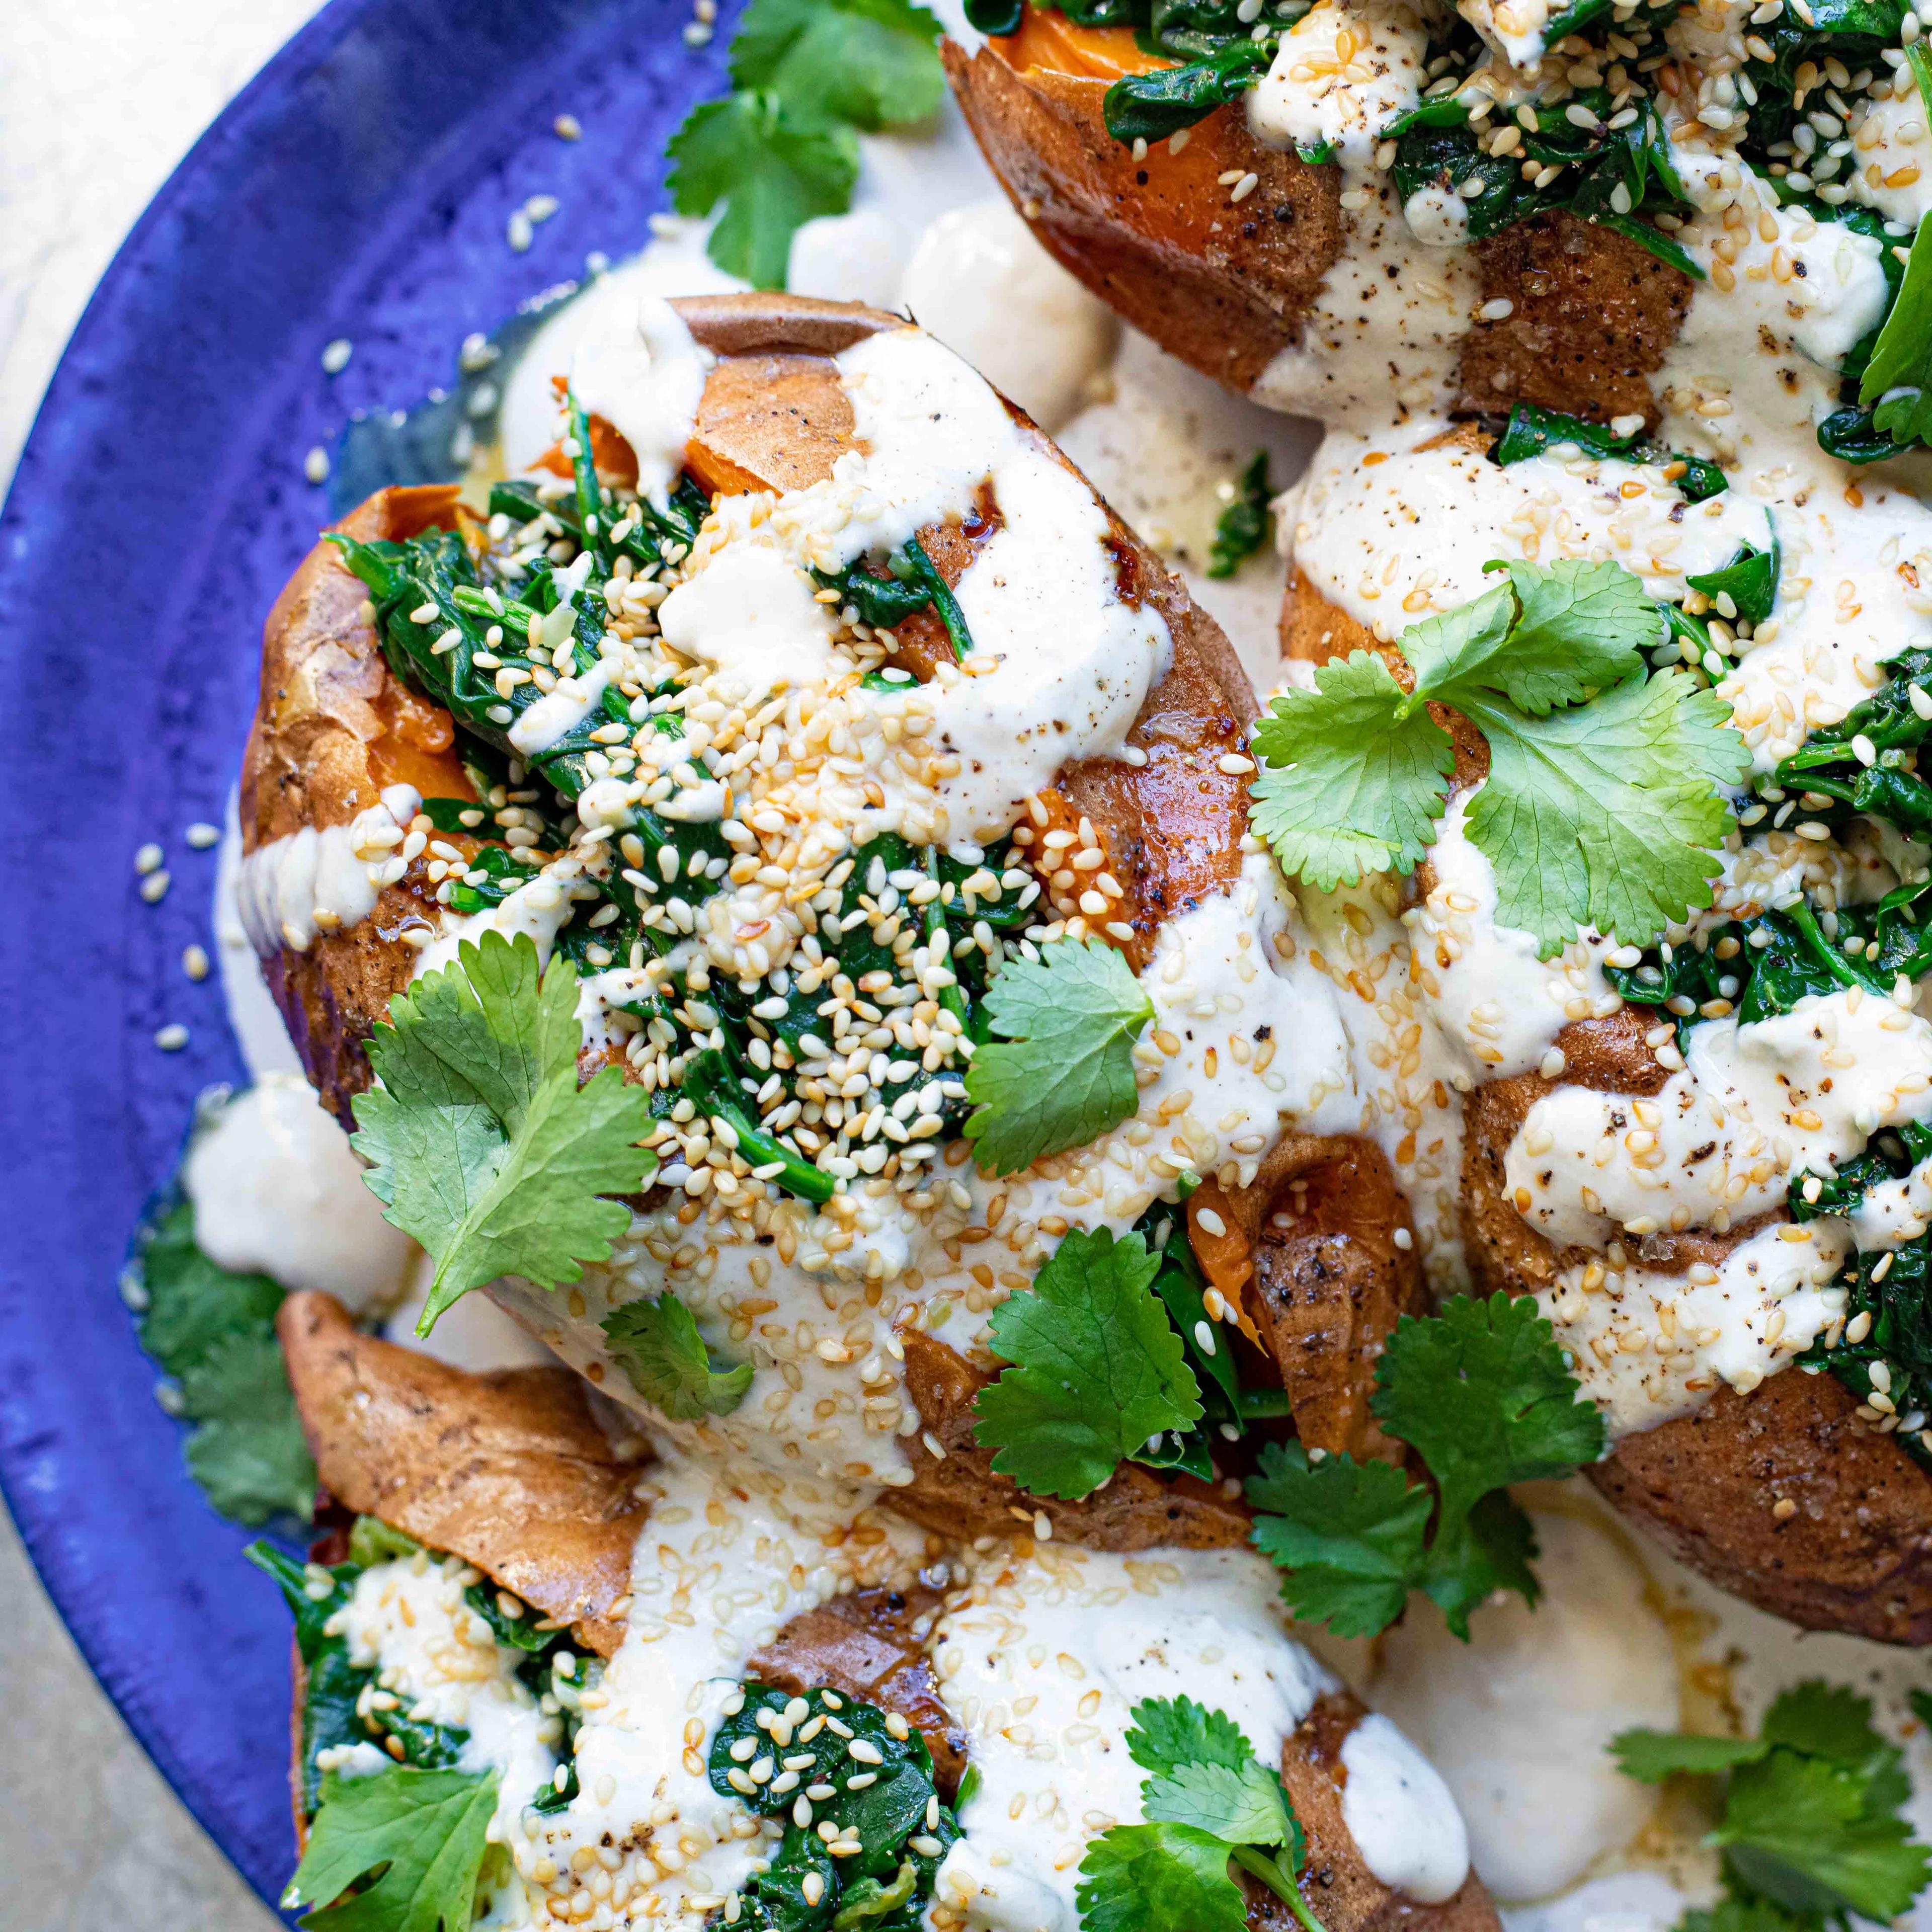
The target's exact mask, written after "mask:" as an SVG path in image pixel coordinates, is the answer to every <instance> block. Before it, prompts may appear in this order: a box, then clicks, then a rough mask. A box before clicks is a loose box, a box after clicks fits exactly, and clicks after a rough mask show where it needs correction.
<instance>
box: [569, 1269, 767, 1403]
mask: <svg viewBox="0 0 1932 1932" xmlns="http://www.w3.org/2000/svg"><path fill="white" fill-rule="evenodd" d="M604 1334H605V1336H606V1337H607V1338H608V1339H609V1342H610V1352H611V1354H612V1355H615V1356H616V1358H617V1360H618V1361H619V1363H621V1364H622V1366H623V1370H624V1373H625V1375H627V1376H629V1377H630V1379H631V1387H632V1388H634V1389H635V1390H636V1391H637V1393H638V1394H640V1396H642V1397H643V1398H644V1400H646V1402H648V1403H650V1404H651V1405H652V1406H653V1407H654V1408H656V1409H661V1411H662V1412H664V1414H665V1415H667V1416H669V1417H670V1419H671V1420H672V1421H673V1422H696V1421H699V1420H700V1418H703V1417H704V1416H707V1415H730V1412H732V1410H733V1409H736V1407H737V1406H738V1405H739V1403H741V1402H742V1401H743V1400H745V1391H746V1390H747V1389H748V1388H750V1387H751V1375H752V1369H751V1364H750V1363H749V1362H740V1363H739V1364H738V1365H737V1366H736V1367H735V1368H731V1369H725V1370H718V1369H715V1368H714V1367H712V1363H711V1357H710V1355H709V1352H707V1351H706V1348H705V1346H704V1338H703V1336H701V1335H700V1334H698V1332H697V1322H696V1321H695V1320H694V1319H693V1317H692V1315H691V1310H689V1309H688V1308H687V1307H685V1305H684V1304H683V1303H682V1302H681V1301H679V1299H678V1298H677V1297H676V1295H673V1294H672V1293H671V1292H670V1291H669V1290H668V1289H667V1290H666V1291H665V1292H664V1294H663V1295H660V1296H659V1297H658V1298H657V1300H655V1301H652V1300H650V1299H649V1298H645V1299H643V1300H642V1301H627V1302H625V1304H624V1305H623V1306H622V1307H621V1308H615V1309H613V1310H611V1312H610V1313H609V1314H608V1315H607V1316H604Z"/></svg>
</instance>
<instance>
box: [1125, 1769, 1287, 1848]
mask: <svg viewBox="0 0 1932 1932" xmlns="http://www.w3.org/2000/svg"><path fill="white" fill-rule="evenodd" d="M1142 1810H1143V1811H1145V1812H1146V1814H1147V1815H1148V1818H1149V1820H1151V1821H1152V1822H1153V1823H1156V1824H1161V1825H1192V1826H1196V1828H1197V1829H1199V1830H1201V1831H1203V1832H1213V1833H1214V1836H1215V1837H1216V1838H1222V1839H1225V1840H1226V1841H1227V1842H1228V1843H1229V1844H1231V1845H1285V1844H1286V1843H1289V1841H1291V1840H1292V1838H1293V1837H1294V1835H1295V1821H1294V1820H1293V1819H1292V1818H1291V1817H1289V1810H1288V1801H1287V1799H1286V1796H1284V1795H1283V1791H1282V1788H1281V1780H1280V1778H1277V1776H1276V1775H1275V1774H1274V1772H1271V1771H1270V1770H1268V1769H1267V1768H1266V1767H1265V1766H1263V1765H1262V1763H1261V1762H1260V1761H1259V1760H1258V1759H1256V1758H1255V1757H1253V1756H1250V1758H1249V1759H1248V1761H1247V1763H1245V1764H1244V1765H1243V1766H1241V1768H1240V1769H1238V1770H1236V1769H1232V1768H1231V1767H1230V1766H1227V1765H1225V1764H1186V1765H1182V1766H1180V1767H1179V1768H1178V1769H1177V1770H1176V1771H1175V1772H1174V1773H1173V1774H1172V1775H1171V1776H1169V1777H1166V1778H1150V1779H1148V1781H1147V1789H1146V1793H1145V1797H1144V1799H1143V1800H1142Z"/></svg>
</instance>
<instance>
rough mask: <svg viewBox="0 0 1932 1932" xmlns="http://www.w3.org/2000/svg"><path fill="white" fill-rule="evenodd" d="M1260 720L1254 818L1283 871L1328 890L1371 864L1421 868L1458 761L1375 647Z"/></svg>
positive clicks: (1331, 668) (1281, 700)
mask: <svg viewBox="0 0 1932 1932" xmlns="http://www.w3.org/2000/svg"><path fill="white" fill-rule="evenodd" d="M1315 685H1316V688H1315V689H1314V690H1313V691H1283V692H1281V693H1280V694H1278V695H1277V697H1275V699H1274V701H1273V703H1272V706H1271V709H1270V712H1269V715H1268V716H1267V717H1265V718H1262V721H1261V722H1260V723H1259V724H1257V725H1256V727H1255V730H1254V740H1253V742H1254V749H1255V753H1256V756H1257V757H1259V759H1260V760H1261V761H1262V769H1261V770H1260V772H1259V773H1258V774H1257V775H1256V778H1255V780H1254V782H1253V796H1254V825H1255V829H1256V832H1259V834H1260V835H1262V837H1263V838H1265V839H1266V840H1267V841H1268V843H1269V844H1271V845H1272V846H1273V847H1274V851H1275V856H1276V857H1277V859H1280V862H1281V868H1282V870H1283V871H1285V872H1286V873H1288V874H1289V875H1290V876H1291V877H1294V876H1296V875H1299V876H1300V877H1303V878H1305V879H1307V880H1308V882H1309V883H1310V884H1311V885H1313V886H1316V887H1318V888H1319V889H1320V890H1322V891H1323V892H1332V891H1333V890H1334V888H1335V887H1336V886H1337V885H1351V886H1352V885H1355V884H1356V883H1358V882H1359V881H1360V880H1361V876H1362V874H1363V873H1364V871H1390V870H1391V869H1393V870H1394V871H1403V872H1412V871H1415V868H1416V866H1417V865H1418V863H1419V862H1421V858H1422V855H1423V853H1424V851H1426V850H1427V849H1428V847H1429V845H1430V843H1431V842H1432V841H1433V839H1434V837H1435V821H1436V820H1437V819H1438V818H1439V817H1442V806H1443V802H1444V800H1445V799H1447V798H1448V796H1449V775H1450V774H1451V772H1453V771H1454V769H1456V756H1455V750H1454V745H1453V744H1452V743H1451V739H1450V736H1449V734H1448V732H1446V731H1445V730H1443V728H1442V726H1441V725H1439V724H1437V723H1436V721H1435V720H1434V719H1433V718H1431V717H1430V715H1429V714H1428V712H1426V711H1423V710H1418V711H1417V712H1415V713H1414V715H1412V716H1409V717H1403V715H1401V712H1402V706H1403V703H1404V702H1405V694H1404V693H1403V688H1402V686H1401V685H1399V684H1398V683H1397V682H1396V681H1395V679H1394V676H1393V674H1392V673H1391V671H1390V670H1389V667H1388V665H1387V664H1385V663H1384V662H1383V661H1382V659H1381V658H1379V657H1377V656H1376V655H1375V654H1374V653H1373V652H1369V651H1355V652H1351V653H1350V654H1349V656H1348V657H1347V658H1346V659H1338V660H1337V661H1334V662H1331V663H1329V664H1323V665H1322V667H1320V668H1319V670H1317V671H1316V673H1315Z"/></svg>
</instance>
